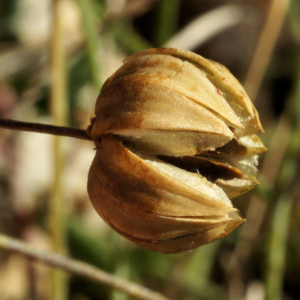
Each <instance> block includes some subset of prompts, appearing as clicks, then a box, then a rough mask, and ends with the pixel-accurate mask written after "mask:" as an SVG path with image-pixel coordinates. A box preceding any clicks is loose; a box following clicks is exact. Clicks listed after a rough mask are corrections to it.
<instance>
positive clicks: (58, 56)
mask: <svg viewBox="0 0 300 300" xmlns="http://www.w3.org/2000/svg"><path fill="white" fill-rule="evenodd" d="M61 4H62V1H61V0H53V1H52V8H53V29H52V40H51V65H50V69H51V116H52V118H53V121H54V124H55V125H58V126H63V125H65V124H66V119H67V96H66V95H67V91H66V89H67V79H66V56H65V55H66V54H65V51H64V43H63V28H62V18H63V11H62V6H61ZM53 152H54V157H53V161H54V174H53V175H54V178H53V186H52V191H51V197H50V201H49V222H50V224H49V225H50V233H51V237H52V248H53V250H54V251H55V252H58V253H62V254H65V253H66V229H65V219H66V209H65V202H64V197H63V192H62V182H61V181H62V171H63V153H62V147H61V138H60V137H59V136H55V137H54V146H53ZM67 291H68V278H67V276H66V274H64V273H63V272H61V271H60V270H52V299H53V300H65V299H67Z"/></svg>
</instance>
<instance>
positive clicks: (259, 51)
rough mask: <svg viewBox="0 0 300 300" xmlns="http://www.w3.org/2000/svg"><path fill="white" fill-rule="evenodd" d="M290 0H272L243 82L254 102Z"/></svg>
mask: <svg viewBox="0 0 300 300" xmlns="http://www.w3.org/2000/svg"><path fill="white" fill-rule="evenodd" d="M290 2H291V1H290V0H272V1H271V3H270V8H269V11H268V15H267V18H266V21H265V24H264V27H263V29H262V31H261V33H260V37H259V40H258V44H257V47H256V49H255V52H254V55H253V58H252V62H251V65H250V68H249V71H248V74H247V78H246V80H245V82H244V87H245V90H246V91H247V93H248V95H249V96H250V98H251V99H252V101H253V102H254V101H255V99H256V96H257V93H258V90H259V87H260V85H261V82H262V79H263V76H264V74H265V71H266V69H267V66H268V64H269V61H270V58H271V55H272V52H273V49H274V47H275V43H276V41H277V38H278V36H279V34H280V31H281V29H282V26H283V22H284V20H285V17H286V14H287V11H288V8H289V5H290Z"/></svg>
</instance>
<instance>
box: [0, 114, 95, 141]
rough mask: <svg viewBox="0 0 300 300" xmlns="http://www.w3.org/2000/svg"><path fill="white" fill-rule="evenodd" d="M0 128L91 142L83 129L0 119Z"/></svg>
mask: <svg viewBox="0 0 300 300" xmlns="http://www.w3.org/2000/svg"><path fill="white" fill-rule="evenodd" d="M0 128H5V129H11V130H18V131H31V132H39V133H47V134H52V135H59V136H67V137H72V138H76V139H82V140H91V137H90V136H89V135H88V134H87V133H86V131H85V130H83V129H77V128H71V127H64V126H53V125H46V124H40V123H30V122H21V121H14V120H9V119H0Z"/></svg>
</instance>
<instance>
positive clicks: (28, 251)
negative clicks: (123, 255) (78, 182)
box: [0, 234, 168, 300]
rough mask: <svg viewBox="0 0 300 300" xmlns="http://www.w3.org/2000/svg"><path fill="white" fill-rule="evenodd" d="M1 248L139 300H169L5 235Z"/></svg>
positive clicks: (1, 237)
mask: <svg viewBox="0 0 300 300" xmlns="http://www.w3.org/2000/svg"><path fill="white" fill-rule="evenodd" d="M0 248H2V249H6V250H9V251H13V252H17V253H19V254H22V255H25V256H27V257H28V258H31V259H34V260H37V261H40V262H43V263H45V264H47V265H49V266H52V267H57V268H60V269H61V270H64V271H66V272H70V273H72V274H75V275H79V276H82V277H85V278H87V279H91V280H94V281H96V282H99V283H102V284H105V285H107V286H109V287H111V288H113V289H117V290H119V291H122V292H124V293H126V294H128V295H129V296H132V297H135V298H137V299H143V300H168V299H167V298H166V297H164V296H163V295H161V294H159V293H156V292H153V291H151V290H149V289H147V288H145V287H142V286H140V285H137V284H135V283H131V282H129V281H126V280H123V279H121V278H119V277H116V276H113V275H111V274H109V273H106V272H104V271H102V270H100V269H98V268H95V267H93V266H91V265H89V264H87V263H84V262H81V261H78V260H74V259H71V258H68V257H66V256H64V255H61V254H58V253H53V252H48V251H42V250H39V249H37V248H35V247H32V246H30V245H29V244H28V243H25V242H22V241H20V240H17V239H13V238H10V237H8V236H6V235H3V234H0Z"/></svg>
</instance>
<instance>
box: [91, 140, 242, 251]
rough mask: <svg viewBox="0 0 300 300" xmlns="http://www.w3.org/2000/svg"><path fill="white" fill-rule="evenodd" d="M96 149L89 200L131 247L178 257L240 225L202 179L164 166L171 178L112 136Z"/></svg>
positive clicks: (223, 197)
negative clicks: (169, 169)
mask: <svg viewBox="0 0 300 300" xmlns="http://www.w3.org/2000/svg"><path fill="white" fill-rule="evenodd" d="M96 145H97V152H96V156H95V159H94V161H93V163H92V166H91V169H90V172H89V179H88V193H89V196H90V199H91V201H92V203H93V205H94V207H95V209H96V210H97V212H98V213H99V215H100V216H101V217H102V218H103V219H104V220H105V221H106V222H107V223H108V224H109V225H110V226H111V227H112V228H114V229H115V230H116V231H117V232H119V233H120V234H121V235H123V236H124V237H126V238H128V239H130V240H132V241H134V242H135V243H137V244H139V245H141V246H143V247H145V248H147V249H150V250H153V251H158V252H163V253H178V252H182V251H187V250H192V249H194V248H196V247H199V246H200V245H203V244H207V243H209V242H212V241H214V240H216V239H219V238H220V237H223V236H225V235H227V234H229V233H230V232H231V231H232V230H233V229H234V228H235V227H236V226H238V225H239V224H240V223H242V222H243V221H244V220H243V219H242V218H241V217H240V216H239V215H238V213H237V210H236V209H235V208H233V207H232V205H231V203H230V201H229V200H228V198H227V196H226V194H225V193H224V192H223V190H222V189H221V188H219V187H218V186H217V185H215V184H212V183H210V182H208V181H207V180H206V179H205V178H204V177H202V176H201V175H199V174H193V173H190V174H188V177H187V175H186V174H185V173H188V172H185V171H183V170H181V169H178V168H175V167H173V166H171V165H169V166H168V168H172V170H173V169H174V175H175V176H176V177H175V176H174V177H173V176H170V174H169V175H168V174H166V173H164V172H162V171H161V170H159V169H158V168H157V167H155V166H154V165H155V163H156V162H154V165H153V164H151V163H149V160H148V159H142V158H140V157H139V156H137V155H136V154H134V153H133V152H131V151H130V150H129V149H128V148H126V147H124V146H123V145H122V143H120V142H117V141H115V140H114V139H113V138H112V136H103V137H102V138H101V141H99V142H97V144H96ZM153 160H154V161H155V158H154V157H153ZM157 163H162V162H160V161H158V162H157ZM171 172H172V171H171ZM183 172H184V173H183ZM180 174H183V177H184V178H181V176H180ZM190 181H196V184H195V186H197V187H198V188H197V189H195V188H193V187H192V186H191V185H190V184H189V182H190Z"/></svg>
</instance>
